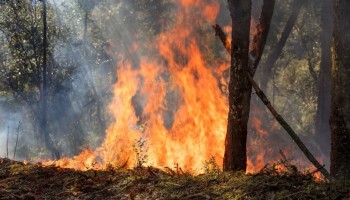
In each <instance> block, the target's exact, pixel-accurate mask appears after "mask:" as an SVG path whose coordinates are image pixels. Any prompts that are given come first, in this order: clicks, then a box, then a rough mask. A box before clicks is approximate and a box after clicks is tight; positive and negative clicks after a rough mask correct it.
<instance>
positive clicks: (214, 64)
mask: <svg viewBox="0 0 350 200" xmlns="http://www.w3.org/2000/svg"><path fill="white" fill-rule="evenodd" d="M176 3H177V4H178V14H177V15H176V20H175V23H174V24H173V25H172V27H171V28H169V29H166V30H164V31H163V32H162V33H161V34H160V35H159V36H157V37H156V39H155V41H153V43H152V44H154V46H153V47H151V49H150V51H149V52H152V53H144V54H142V55H141V56H140V58H139V63H137V64H136V63H134V62H133V61H132V59H130V58H128V57H126V55H119V57H120V58H121V59H119V60H120V61H119V62H118V63H117V68H118V70H117V72H118V82H117V83H116V84H115V85H114V87H113V90H114V97H113V100H112V102H111V103H110V105H109V107H108V108H109V111H110V112H111V114H112V115H113V117H114V119H115V121H114V123H112V124H111V125H110V127H109V128H108V129H107V130H106V137H105V140H104V142H103V143H102V145H101V147H99V148H97V149H96V150H94V151H92V150H90V149H87V150H84V151H83V152H82V153H81V154H80V155H78V156H75V157H74V158H72V159H68V158H63V159H61V160H59V161H49V162H45V163H44V164H45V165H52V164H54V165H57V166H60V167H67V168H75V169H79V170H87V169H91V168H94V169H104V168H106V167H107V166H108V165H110V164H112V165H116V166H124V165H126V166H127V167H134V166H137V165H138V164H139V162H140V159H141V160H142V162H143V163H142V164H145V165H152V166H155V167H172V166H175V165H176V166H177V167H180V168H181V169H182V170H184V171H191V172H193V173H200V172H202V171H203V163H204V162H205V161H208V160H210V159H211V158H215V161H216V163H217V164H218V165H219V166H220V167H221V166H222V161H223V155H224V141H225V134H226V127H227V113H228V102H227V97H226V96H225V92H223V91H221V90H220V88H219V82H222V81H223V80H222V79H223V78H222V75H218V73H221V72H223V71H224V70H226V69H227V66H229V61H225V62H223V61H222V60H221V59H220V60H219V59H218V60H215V58H212V57H210V58H208V55H207V52H208V49H211V48H210V47H209V46H210V44H208V43H207V42H208V41H206V40H204V39H203V38H204V37H205V36H204V35H201V34H199V33H198V31H200V30H199V29H201V28H202V29H203V27H207V32H209V31H211V25H212V24H215V20H216V16H217V14H218V12H219V4H218V2H217V1H214V0H206V1H202V0H181V1H176ZM198 25H200V27H199V26H198ZM225 30H226V31H228V32H229V31H231V29H230V27H226V28H225ZM211 35H213V34H211ZM227 43H230V41H229V40H228V41H227ZM141 47H142V48H150V47H143V46H142V44H134V45H133V46H132V47H131V50H130V51H132V52H137V51H138V50H139V48H141ZM112 54H113V52H112ZM135 104H137V105H138V106H136V105H135ZM135 107H140V109H139V110H138V111H136V110H137V109H135ZM253 127H254V128H255V129H256V131H257V132H258V133H259V134H260V135H261V136H262V137H264V136H266V135H268V131H266V130H264V129H263V128H262V121H261V120H260V119H259V118H254V119H253ZM140 139H142V140H143V141H145V142H144V143H142V145H137V144H140V143H137V141H138V140H140ZM135 144H136V145H135ZM257 145H260V143H259V144H257ZM259 148H261V147H256V149H255V150H251V149H250V150H248V151H251V152H255V154H256V156H255V158H254V159H248V172H256V171H258V170H260V169H261V168H262V167H263V166H264V165H265V164H266V162H265V160H264V158H265V157H266V155H267V154H268V153H269V152H270V150H269V149H260V150H259ZM262 151H264V152H265V153H262ZM142 155H147V157H145V156H142Z"/></svg>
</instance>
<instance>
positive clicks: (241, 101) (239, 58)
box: [223, 0, 252, 171]
mask: <svg viewBox="0 0 350 200" xmlns="http://www.w3.org/2000/svg"><path fill="white" fill-rule="evenodd" d="M228 8H229V10H230V13H231V18H232V27H233V29H232V44H231V46H232V48H231V49H232V50H231V69H230V82H229V114H228V125H227V134H226V140H225V155H224V163H223V169H224V171H242V170H243V171H245V170H246V167H247V155H246V154H247V152H246V142H247V124H248V119H249V110H250V98H251V92H252V86H251V84H250V83H249V80H248V78H247V76H246V75H245V73H246V71H248V70H249V69H248V64H249V63H248V59H249V56H248V54H249V34H250V20H251V1H250V0H249V1H248V0H228ZM236 27H239V28H236Z"/></svg>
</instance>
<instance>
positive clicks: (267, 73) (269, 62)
mask: <svg viewBox="0 0 350 200" xmlns="http://www.w3.org/2000/svg"><path fill="white" fill-rule="evenodd" d="M304 3H305V0H294V3H293V7H292V13H291V15H290V17H289V18H288V20H287V23H286V26H285V27H284V29H283V32H282V35H281V38H280V39H279V41H278V43H277V44H276V46H275V47H274V48H273V50H272V52H271V53H270V54H269V55H268V57H267V59H266V61H265V62H264V63H263V64H262V66H261V67H262V75H261V76H260V79H261V80H260V87H261V89H262V90H263V91H267V84H268V81H269V80H270V77H271V74H272V69H273V66H274V65H275V63H276V61H277V60H278V58H279V57H280V56H281V54H282V50H283V48H284V46H285V45H286V43H287V39H288V38H289V35H290V34H291V32H292V30H293V27H294V25H295V23H296V21H297V19H298V15H299V12H300V10H301V7H302V5H303V4H304Z"/></svg>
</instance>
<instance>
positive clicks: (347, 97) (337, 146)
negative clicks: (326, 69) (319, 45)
mask: <svg viewBox="0 0 350 200" xmlns="http://www.w3.org/2000/svg"><path fill="white" fill-rule="evenodd" d="M333 3H334V6H333V9H334V35H333V37H334V38H333V42H334V43H333V49H334V50H333V68H332V79H333V85H332V107H331V132H332V136H331V139H332V144H331V174H332V176H334V177H335V178H336V179H338V180H346V181H349V182H350V159H349V158H350V157H349V155H350V92H349V91H350V78H349V77H350V1H349V0H334V1H333Z"/></svg>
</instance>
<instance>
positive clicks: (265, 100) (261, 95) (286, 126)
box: [216, 25, 333, 180]
mask: <svg viewBox="0 0 350 200" xmlns="http://www.w3.org/2000/svg"><path fill="white" fill-rule="evenodd" d="M218 28H220V29H221V27H220V26H219V25H217V26H216V29H218ZM221 31H222V30H221ZM222 33H223V31H222ZM220 36H221V37H222V36H223V35H222V34H220ZM220 40H221V41H226V40H224V39H223V38H220ZM224 45H225V44H224ZM252 74H254V72H252V71H247V72H246V75H247V77H248V80H249V82H250V84H251V85H252V86H253V88H254V90H255V91H256V94H257V95H258V97H259V98H260V99H261V101H262V102H263V103H264V104H265V105H266V107H267V108H268V109H269V111H270V112H271V113H272V115H273V116H274V117H275V119H276V120H277V122H278V123H279V124H280V125H281V126H282V127H283V128H284V130H286V131H287V133H288V134H289V136H290V137H291V138H292V139H293V140H294V142H295V143H296V144H297V145H298V147H299V148H300V150H301V151H302V152H303V153H304V155H305V156H306V157H307V158H308V159H309V161H310V162H311V163H312V164H313V165H314V166H315V167H316V168H317V169H320V172H321V173H322V174H323V175H324V177H325V178H326V179H328V180H333V178H332V177H331V175H330V174H329V172H328V171H327V170H326V169H325V168H324V167H323V166H322V165H321V164H320V163H319V162H318V161H317V159H316V158H315V157H314V155H312V153H311V152H310V151H309V149H308V148H307V147H306V146H305V144H304V143H303V142H302V141H301V139H300V138H299V136H298V135H297V134H296V133H295V131H294V130H293V129H292V127H290V125H289V124H288V123H287V122H286V121H285V120H284V118H283V117H282V116H281V115H280V114H279V113H278V112H277V111H276V110H275V108H274V107H273V106H272V105H271V103H270V101H269V99H268V98H267V97H266V95H265V94H264V92H263V91H261V89H260V87H259V86H258V84H257V83H256V82H255V81H254V79H253V77H252Z"/></svg>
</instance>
